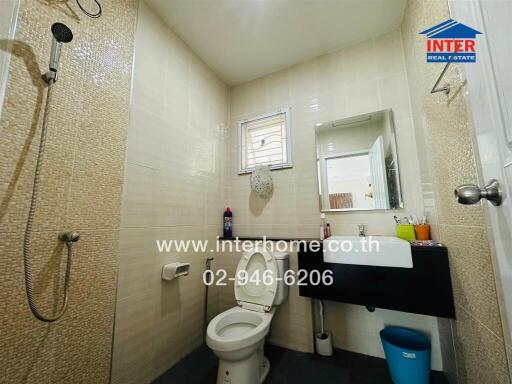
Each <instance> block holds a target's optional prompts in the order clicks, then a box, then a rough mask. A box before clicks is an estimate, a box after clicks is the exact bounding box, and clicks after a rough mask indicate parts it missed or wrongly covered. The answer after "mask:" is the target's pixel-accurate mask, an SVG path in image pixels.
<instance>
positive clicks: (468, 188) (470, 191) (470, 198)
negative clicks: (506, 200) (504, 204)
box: [454, 179, 502, 206]
mask: <svg viewBox="0 0 512 384" xmlns="http://www.w3.org/2000/svg"><path fill="white" fill-rule="evenodd" d="M454 193H455V198H456V199H457V202H458V203H459V204H464V205H472V204H476V203H478V202H479V201H480V199H482V198H484V199H487V200H489V202H490V203H491V204H492V205H496V206H498V205H501V200H502V197H501V189H500V184H499V183H498V181H497V180H495V179H492V180H490V181H489V183H488V184H487V185H486V186H485V187H483V188H480V187H479V186H478V185H475V184H462V185H459V186H458V187H457V188H455V191H454Z"/></svg>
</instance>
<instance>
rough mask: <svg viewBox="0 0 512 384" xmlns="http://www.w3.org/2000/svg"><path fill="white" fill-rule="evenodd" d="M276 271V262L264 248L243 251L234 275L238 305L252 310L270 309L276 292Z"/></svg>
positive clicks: (262, 310) (266, 310)
mask: <svg viewBox="0 0 512 384" xmlns="http://www.w3.org/2000/svg"><path fill="white" fill-rule="evenodd" d="M244 271H245V272H244ZM277 271H278V269H277V262H276V260H275V258H274V257H273V256H272V254H271V253H270V252H268V251H267V250H266V249H264V248H262V247H259V248H254V249H253V250H251V251H249V252H246V253H244V255H243V256H242V258H241V259H240V261H239V262H238V267H237V268H236V275H235V297H236V301H237V302H238V305H240V306H241V307H242V308H246V309H250V310H253V311H259V312H268V311H270V309H271V308H272V304H273V302H274V298H275V297H276V292H277V278H278V274H277Z"/></svg>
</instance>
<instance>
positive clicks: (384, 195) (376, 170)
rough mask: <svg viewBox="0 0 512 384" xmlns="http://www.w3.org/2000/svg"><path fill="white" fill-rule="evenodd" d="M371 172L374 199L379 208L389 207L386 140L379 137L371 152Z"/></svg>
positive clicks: (369, 155) (369, 154)
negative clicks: (385, 153) (385, 152)
mask: <svg viewBox="0 0 512 384" xmlns="http://www.w3.org/2000/svg"><path fill="white" fill-rule="evenodd" d="M368 157H369V159H370V173H371V180H372V191H373V201H374V204H375V208H377V209H389V192H388V182H387V177H386V159H385V158H384V140H383V139H382V136H379V137H377V140H375V143H373V145H372V147H371V149H370V152H368Z"/></svg>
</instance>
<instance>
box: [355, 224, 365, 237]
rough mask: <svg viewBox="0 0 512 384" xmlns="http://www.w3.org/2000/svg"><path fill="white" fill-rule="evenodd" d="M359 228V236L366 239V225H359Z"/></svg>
mask: <svg viewBox="0 0 512 384" xmlns="http://www.w3.org/2000/svg"><path fill="white" fill-rule="evenodd" d="M357 228H359V236H361V237H366V234H365V226H364V224H359V225H358V226H357Z"/></svg>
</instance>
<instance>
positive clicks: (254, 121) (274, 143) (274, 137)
mask: <svg viewBox="0 0 512 384" xmlns="http://www.w3.org/2000/svg"><path fill="white" fill-rule="evenodd" d="M238 137H239V140H240V143H239V146H240V169H239V173H249V172H251V171H252V170H253V169H254V168H256V167H257V166H258V165H268V166H270V168H271V169H279V168H289V167H291V166H292V158H291V154H292V150H291V136H290V110H289V109H286V110H279V111H277V112H274V113H269V114H266V115H262V116H257V117H254V118H251V119H246V120H242V121H240V122H239V132H238Z"/></svg>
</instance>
